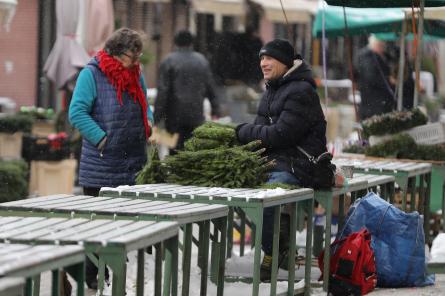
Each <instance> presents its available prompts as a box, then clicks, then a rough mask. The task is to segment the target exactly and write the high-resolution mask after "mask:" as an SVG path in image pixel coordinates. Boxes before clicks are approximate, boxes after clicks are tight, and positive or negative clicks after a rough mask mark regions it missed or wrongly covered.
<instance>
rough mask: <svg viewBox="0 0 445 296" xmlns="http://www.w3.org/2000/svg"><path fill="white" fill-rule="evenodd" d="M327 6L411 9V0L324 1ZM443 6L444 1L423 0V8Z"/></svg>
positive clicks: (415, 1) (415, 2) (416, 0)
mask: <svg viewBox="0 0 445 296" xmlns="http://www.w3.org/2000/svg"><path fill="white" fill-rule="evenodd" d="M326 2H327V3H328V4H329V5H336V6H347V7H360V8H365V7H374V8H379V7H380V8H382V7H411V6H412V3H413V1H412V0H326ZM419 3H420V1H419V0H414V4H416V5H417V6H418V5H419ZM437 6H445V0H425V7H437Z"/></svg>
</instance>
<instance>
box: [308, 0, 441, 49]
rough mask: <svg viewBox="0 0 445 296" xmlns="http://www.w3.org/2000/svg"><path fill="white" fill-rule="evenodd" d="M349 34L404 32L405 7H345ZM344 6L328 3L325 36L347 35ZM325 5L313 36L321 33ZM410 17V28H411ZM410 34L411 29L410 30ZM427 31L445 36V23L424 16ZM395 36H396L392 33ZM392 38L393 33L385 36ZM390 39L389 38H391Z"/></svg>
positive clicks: (325, 12)
mask: <svg viewBox="0 0 445 296" xmlns="http://www.w3.org/2000/svg"><path fill="white" fill-rule="evenodd" d="M345 11H346V20H347V23H348V33H349V35H350V36H352V35H368V34H371V33H390V32H401V31H402V21H403V19H404V15H405V12H404V10H403V9H402V8H350V7H345ZM343 16H344V14H343V7H339V6H330V5H325V7H324V18H325V34H326V37H328V38H332V37H343V36H345V21H344V17H343ZM322 18H323V8H320V9H319V10H318V11H317V14H316V15H315V20H314V24H313V28H312V30H313V31H312V34H313V36H314V37H321V36H322ZM410 20H411V18H410V17H408V20H407V22H408V28H410ZM408 33H409V32H408ZM424 34H425V35H430V36H431V37H436V38H437V37H438V38H445V22H444V21H438V20H429V19H425V23H424ZM392 36H396V35H395V34H392ZM386 37H388V38H389V37H390V35H386ZM388 40H389V39H388Z"/></svg>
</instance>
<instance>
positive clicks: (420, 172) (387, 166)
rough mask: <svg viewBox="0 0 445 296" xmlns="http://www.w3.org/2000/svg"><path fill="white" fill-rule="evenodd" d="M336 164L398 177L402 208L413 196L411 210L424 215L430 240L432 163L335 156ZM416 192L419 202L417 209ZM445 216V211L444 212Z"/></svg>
mask: <svg viewBox="0 0 445 296" xmlns="http://www.w3.org/2000/svg"><path fill="white" fill-rule="evenodd" d="M334 162H335V164H336V165H340V166H341V165H343V164H345V165H353V166H354V171H355V172H358V173H369V174H375V175H390V176H394V177H395V178H396V183H397V184H398V185H399V187H400V189H401V190H402V210H403V211H407V210H408V208H407V195H408V193H409V194H410V196H411V202H410V208H409V210H410V211H413V210H417V211H418V212H419V213H420V214H422V215H424V232H425V241H426V242H430V231H429V230H430V223H429V221H430V215H431V213H430V199H431V172H432V165H431V164H430V163H426V162H408V161H399V160H393V159H387V160H374V159H366V158H365V159H355V158H335V159H334ZM416 193H418V195H419V203H418V207H417V209H416ZM442 214H443V215H444V218H445V213H442Z"/></svg>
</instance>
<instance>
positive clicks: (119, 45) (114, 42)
mask: <svg viewBox="0 0 445 296" xmlns="http://www.w3.org/2000/svg"><path fill="white" fill-rule="evenodd" d="M104 49H105V51H106V52H107V53H108V54H109V55H112V56H118V55H121V54H123V53H125V52H127V51H131V52H132V53H139V52H141V51H142V37H141V35H140V34H139V33H138V32H136V31H134V30H131V29H129V28H121V29H119V30H116V31H115V32H113V34H111V36H110V37H109V38H108V40H107V41H106V42H105V47H104Z"/></svg>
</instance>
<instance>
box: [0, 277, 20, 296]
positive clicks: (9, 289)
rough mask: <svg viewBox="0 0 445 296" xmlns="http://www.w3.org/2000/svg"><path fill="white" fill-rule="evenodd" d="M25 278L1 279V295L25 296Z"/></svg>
mask: <svg viewBox="0 0 445 296" xmlns="http://www.w3.org/2000/svg"><path fill="white" fill-rule="evenodd" d="M24 289H25V280H24V279H22V278H3V279H0V295H2V296H23V292H24Z"/></svg>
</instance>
